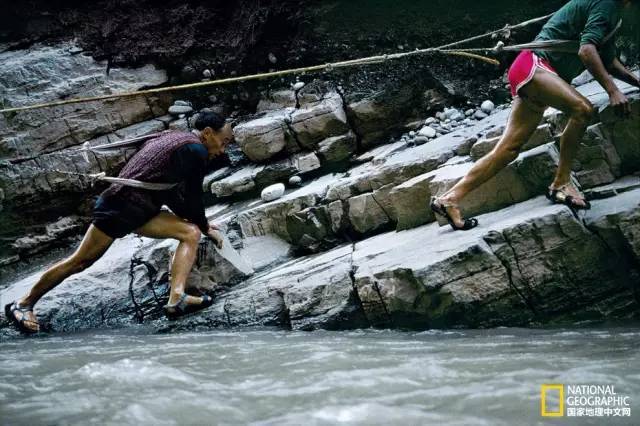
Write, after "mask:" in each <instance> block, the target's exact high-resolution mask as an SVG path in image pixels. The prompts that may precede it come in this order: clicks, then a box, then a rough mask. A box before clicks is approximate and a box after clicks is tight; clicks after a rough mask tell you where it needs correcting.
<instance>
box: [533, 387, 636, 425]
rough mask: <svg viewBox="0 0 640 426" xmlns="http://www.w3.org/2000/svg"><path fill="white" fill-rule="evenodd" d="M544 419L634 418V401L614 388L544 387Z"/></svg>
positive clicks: (542, 400) (542, 402) (542, 405)
mask: <svg viewBox="0 0 640 426" xmlns="http://www.w3.org/2000/svg"><path fill="white" fill-rule="evenodd" d="M540 415H541V416H542V417H563V416H567V417H631V398H630V397H629V396H627V395H623V394H619V393H618V392H616V389H615V386H613V385H566V386H565V385H564V384H544V385H542V386H541V387H540Z"/></svg>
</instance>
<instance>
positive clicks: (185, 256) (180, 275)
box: [136, 212, 202, 305]
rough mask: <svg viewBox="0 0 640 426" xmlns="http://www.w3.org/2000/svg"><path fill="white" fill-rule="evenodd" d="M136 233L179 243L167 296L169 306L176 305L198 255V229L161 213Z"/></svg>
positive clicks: (197, 301)
mask: <svg viewBox="0 0 640 426" xmlns="http://www.w3.org/2000/svg"><path fill="white" fill-rule="evenodd" d="M136 233H138V234H140V235H142V236H145V237H148V238H158V239H163V238H174V239H176V240H178V241H179V242H180V243H179V244H178V248H177V250H176V253H175V255H174V256H173V259H172V261H171V293H170V295H169V304H170V305H172V304H175V303H177V302H178V300H179V299H180V296H182V295H183V294H184V291H185V287H186V285H187V277H188V276H189V273H190V272H191V268H192V267H193V264H194V262H195V260H196V256H197V254H198V243H199V242H200V236H201V232H200V229H198V227H197V226H196V225H194V224H192V223H189V222H186V221H184V220H182V219H180V218H179V217H178V216H176V215H174V214H172V213H169V212H161V213H159V214H158V215H157V216H156V217H154V218H153V219H151V220H150V221H149V222H147V223H146V224H144V225H143V226H142V227H140V228H139V229H137V230H136ZM201 301H202V299H201V298H197V297H191V296H190V297H189V298H188V299H187V303H200V302H201Z"/></svg>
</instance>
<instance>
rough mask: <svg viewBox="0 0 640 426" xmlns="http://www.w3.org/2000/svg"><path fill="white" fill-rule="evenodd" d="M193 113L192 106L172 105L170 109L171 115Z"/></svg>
mask: <svg viewBox="0 0 640 426" xmlns="http://www.w3.org/2000/svg"><path fill="white" fill-rule="evenodd" d="M191 111H193V108H191V107H190V106H183V105H172V106H171V107H169V114H171V115H180V114H188V113H190V112H191Z"/></svg>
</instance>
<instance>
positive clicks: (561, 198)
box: [547, 183, 591, 210]
mask: <svg viewBox="0 0 640 426" xmlns="http://www.w3.org/2000/svg"><path fill="white" fill-rule="evenodd" d="M569 185H570V184H568V183H567V184H565V185H562V186H561V187H560V188H556V189H553V188H549V191H548V192H547V198H548V199H549V200H550V201H551V202H552V203H554V204H564V205H566V206H567V207H569V208H570V209H574V210H589V209H590V208H591V203H590V202H589V201H587V200H586V199H585V198H576V197H574V196H572V195H567V189H568V188H570V186H569ZM576 200H582V201H583V202H584V206H581V205H580V204H578V203H576Z"/></svg>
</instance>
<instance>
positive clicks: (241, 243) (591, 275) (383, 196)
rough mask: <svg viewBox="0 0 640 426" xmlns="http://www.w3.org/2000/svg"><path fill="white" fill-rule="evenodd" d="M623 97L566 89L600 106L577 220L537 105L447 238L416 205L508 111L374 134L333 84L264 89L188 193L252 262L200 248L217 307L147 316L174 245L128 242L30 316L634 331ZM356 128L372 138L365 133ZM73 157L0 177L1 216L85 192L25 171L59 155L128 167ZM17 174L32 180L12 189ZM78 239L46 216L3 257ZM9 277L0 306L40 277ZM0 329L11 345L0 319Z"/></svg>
mask: <svg viewBox="0 0 640 426" xmlns="http://www.w3.org/2000/svg"><path fill="white" fill-rule="evenodd" d="M620 87H621V88H622V90H624V91H625V92H626V93H627V94H628V95H629V97H630V99H631V102H632V115H631V117H629V118H627V119H622V118H620V117H617V116H616V115H615V114H614V113H613V111H612V110H611V108H610V107H608V106H607V103H606V102H607V97H606V95H605V94H604V92H603V91H602V90H601V89H600V88H599V86H598V85H597V83H595V82H590V83H586V84H584V85H582V86H580V87H579V90H580V91H581V92H582V93H583V94H584V95H585V96H587V97H589V99H590V100H591V101H592V102H593V103H594V104H595V105H596V106H597V107H598V111H599V112H598V116H597V117H595V118H594V122H593V123H592V125H591V126H590V127H589V129H588V131H587V134H586V135H585V138H584V139H583V141H582V147H581V151H580V155H579V157H578V159H577V161H576V164H575V167H574V169H575V173H574V179H575V181H576V183H577V184H579V185H580V186H581V187H582V189H583V190H585V191H586V193H587V194H589V196H590V197H591V198H592V199H593V209H592V210H591V211H589V212H587V213H580V214H578V215H576V214H574V213H573V212H572V211H571V210H569V209H568V208H567V207H564V206H558V205H550V204H549V202H548V201H547V200H546V199H545V198H544V197H543V196H542V195H543V194H544V192H545V190H546V188H547V186H548V184H549V182H550V181H551V178H552V176H553V173H554V170H555V167H556V166H557V161H558V148H557V142H558V134H559V132H560V131H561V130H562V129H563V126H564V123H565V122H566V117H564V116H563V114H562V113H560V112H558V111H554V110H549V111H547V113H546V114H545V119H544V122H542V123H541V125H540V127H539V128H538V131H537V132H536V135H535V137H534V138H532V140H531V141H530V142H529V143H528V144H527V146H526V147H525V150H524V151H523V152H522V153H521V154H520V156H519V157H518V158H517V159H516V160H515V161H514V162H512V163H511V164H510V165H509V166H508V167H507V168H506V169H505V170H503V171H502V172H501V173H500V174H499V175H497V176H496V177H495V178H494V179H492V180H490V181H489V182H487V183H486V184H485V185H484V186H483V187H482V188H481V189H479V190H478V191H476V192H474V193H473V194H471V196H470V197H469V198H468V199H467V200H465V203H464V204H463V205H462V208H463V209H464V211H465V213H467V214H473V215H479V216H478V219H479V221H480V224H481V225H480V227H478V228H476V229H474V230H473V231H470V232H461V233H458V232H452V231H451V230H450V228H449V227H440V226H439V224H438V223H436V222H435V217H434V216H433V215H432V213H431V212H430V211H429V210H428V209H427V204H428V200H429V198H430V197H431V196H435V195H438V194H441V193H442V192H443V191H445V190H447V189H448V188H450V187H451V186H452V185H453V184H455V182H457V181H458V180H459V179H460V178H461V177H462V176H463V175H464V174H465V173H466V171H467V170H468V169H469V168H470V167H471V166H472V165H473V162H474V161H477V160H478V159H479V158H481V157H482V156H483V155H486V153H487V152H489V151H490V150H491V149H492V148H493V146H495V143H496V142H497V138H499V136H500V135H501V134H502V132H503V131H504V127H505V123H506V120H507V118H508V115H509V107H508V106H501V107H498V108H496V109H495V110H493V111H489V112H490V114H488V115H487V114H486V113H484V112H483V114H484V116H482V115H480V114H477V117H476V118H472V117H474V116H475V115H476V114H475V112H474V111H476V110H473V109H472V111H470V112H468V113H467V112H464V111H460V110H455V109H445V110H444V111H442V112H440V113H439V114H438V117H428V118H427V117H423V118H422V119H419V120H417V121H416V117H414V116H407V117H405V118H406V120H402V122H400V123H395V125H394V126H391V127H393V128H394V130H393V131H389V132H386V131H383V130H381V127H376V126H374V124H375V123H379V119H380V117H381V116H382V115H384V109H378V107H376V103H375V102H373V101H371V102H369V104H368V106H367V107H366V108H361V106H362V105H360V102H361V101H358V102H356V103H355V104H354V103H351V102H350V101H349V96H345V94H344V93H341V91H340V88H337V87H332V86H328V85H324V84H320V83H318V84H311V85H308V86H307V87H305V88H304V89H302V90H299V91H296V92H295V93H294V96H288V95H286V94H285V93H283V94H281V95H277V96H276V95H274V94H271V95H270V97H269V98H268V99H266V98H265V99H266V100H265V103H264V104H263V107H262V109H263V111H262V112H260V113H258V115H256V116H254V117H248V118H247V119H246V120H243V121H242V122H241V123H240V124H239V125H238V126H237V127H236V129H235V132H236V138H237V140H238V144H239V148H240V150H241V152H239V153H238V155H239V157H240V159H239V160H238V161H236V162H235V163H232V164H230V165H229V166H228V167H226V168H223V169H219V170H217V171H215V172H214V173H212V174H211V175H210V176H209V177H208V178H207V179H206V182H205V187H204V188H203V191H204V192H205V194H206V195H207V197H208V203H209V205H211V207H209V208H208V210H207V215H208V217H209V218H210V219H211V220H212V221H215V222H216V223H218V224H219V225H220V226H221V227H222V228H223V229H224V232H225V234H226V236H227V238H228V239H229V244H231V245H233V247H234V248H236V249H237V250H238V252H239V253H240V255H241V256H243V257H244V258H245V260H246V261H247V262H248V263H250V264H251V265H252V267H253V269H254V271H255V273H254V274H253V275H250V276H246V275H244V274H242V273H241V272H240V271H238V270H237V269H236V268H235V267H234V266H233V265H232V264H231V263H229V262H228V261H226V260H224V259H223V258H221V257H220V256H219V254H217V252H216V250H214V249H213V247H212V246H211V243H210V242H207V241H202V243H201V250H200V253H199V256H198V261H197V265H196V267H195V268H194V270H193V272H192V275H191V276H190V279H189V283H190V285H191V287H192V289H193V290H194V291H204V292H209V293H212V294H215V295H216V298H217V300H216V303H215V305H214V306H213V307H212V308H210V309H208V310H207V311H205V312H202V313H200V314H198V315H195V316H192V317H189V318H185V319H183V320H181V321H177V322H175V323H167V322H166V321H165V320H164V319H163V318H162V315H161V310H160V306H161V305H162V304H163V303H164V301H165V300H166V292H167V280H168V272H167V271H168V265H169V259H170V258H171V255H172V251H173V250H174V249H175V242H172V241H162V242H157V241H153V240H148V239H144V238H138V237H135V236H128V237H126V238H124V239H121V240H118V241H117V242H116V243H115V244H114V247H113V248H111V249H110V250H109V252H108V253H107V254H106V255H105V257H104V258H103V259H101V260H100V261H98V262H97V263H96V264H95V265H94V266H93V267H92V268H90V269H89V270H87V271H85V272H83V273H81V274H78V275H76V276H74V277H72V278H70V279H69V280H67V281H66V282H65V283H64V284H63V285H61V286H60V287H59V288H57V289H56V290H55V291H53V292H52V293H51V294H50V295H48V296H47V297H45V299H43V301H42V303H41V304H40V305H39V306H38V309H39V316H40V319H41V320H42V322H43V323H45V324H48V325H49V326H50V328H51V329H52V330H55V331H74V330H82V329H86V328H95V327H124V326H133V325H135V324H139V323H146V324H150V325H151V326H153V327H155V328H156V329H158V330H174V329H185V328H197V327H245V326H278V327H284V328H290V329H302V330H312V329H317V328H323V329H349V328H359V327H370V326H373V327H395V328H412V329H427V328H448V327H495V326H538V325H543V324H553V323H566V322H577V321H601V320H627V319H630V318H637V317H638V313H639V312H640V311H639V309H638V301H639V298H638V283H640V280H639V276H640V248H639V247H640V242H639V241H640V240H639V239H638V238H639V236H640V177H639V176H638V173H639V172H640V166H639V164H640V127H639V126H640V93H638V91H637V89H633V88H631V87H629V86H627V85H624V84H622V83H620ZM162 112H163V111H158V113H162ZM367 117H373V119H371V120H370V121H368V123H369V124H371V126H373V127H367V126H365V125H363V123H365V122H367V120H369V119H368V118H367ZM186 120H187V118H180V117H178V118H168V117H164V118H163V116H162V115H158V116H157V117H156V118H152V119H151V120H147V121H143V122H141V123H131V126H133V127H125V128H120V129H111V130H109V131H111V133H109V134H107V135H102V136H98V137H99V138H105V141H104V142H106V141H107V140H109V141H110V140H113V139H114V138H117V137H123V136H125V135H126V136H134V135H136V134H146V133H151V132H153V131H156V130H157V129H164V128H183V129H186V128H187V123H186ZM397 129H401V130H400V133H397V131H398V130H397ZM427 129H430V130H427ZM381 132H382V133H381ZM403 132H404V133H403ZM12 134H13V133H12ZM394 135H395V136H394ZM390 138H392V139H390ZM104 142H101V141H98V140H94V141H93V142H92V143H104ZM74 149H75V148H73V147H71V148H65V149H64V150H62V151H57V152H51V153H46V152H44V151H43V152H40V153H33V155H34V157H33V158H32V159H29V160H25V161H20V162H15V161H14V162H9V163H8V164H5V165H4V167H3V168H2V172H1V173H0V184H1V185H2V189H3V194H4V201H3V206H4V207H5V208H6V209H8V210H11V209H14V211H16V210H19V209H20V206H21V204H20V203H22V202H23V201H24V200H29V199H30V200H31V201H33V200H40V198H39V197H42V196H43V194H48V196H49V197H52V196H60V195H61V194H77V195H78V196H82V195H84V194H86V193H87V190H88V188H87V183H86V182H82V181H81V180H80V179H78V180H77V181H76V180H73V179H69V178H68V177H67V176H59V175H56V174H55V171H53V172H47V173H44V174H43V173H36V172H34V171H33V167H31V168H30V167H27V166H29V161H34V162H36V161H39V162H41V164H43V165H46V164H54V160H53V159H54V158H56V157H55V156H60V157H59V158H60V160H59V161H61V162H62V161H66V162H67V163H64V164H65V165H68V166H69V167H71V166H72V165H73V167H75V168H76V170H95V169H96V168H99V169H101V170H117V168H118V164H122V163H123V162H124V161H125V160H126V155H127V153H118V154H114V157H113V158H111V160H108V157H107V158H104V157H96V158H93V159H89V162H87V161H86V159H85V160H84V161H85V163H82V161H83V160H82V159H81V158H80V157H81V155H80V153H77V152H75V153H74ZM74 155H75V156H76V157H74ZM56 161H57V160H56ZM109 161H110V162H109ZM61 164H63V163H61ZM83 164H84V165H83ZM36 165H39V164H37V163H36ZM29 173H34V175H33V176H30V175H29ZM292 176H296V177H299V178H300V180H301V181H302V183H301V185H302V186H301V187H299V186H297V185H298V184H295V185H293V184H289V185H288V189H287V191H286V193H285V194H284V196H283V197H281V198H279V199H277V200H275V201H270V202H266V203H265V202H262V201H261V200H260V199H259V197H258V193H259V191H260V190H262V189H263V188H264V187H266V186H268V185H270V184H272V183H276V182H281V183H288V181H289V178H290V177H292ZM30 177H31V178H33V179H35V181H34V183H33V184H31V185H26V184H25V182H26V181H27V179H29V178H30ZM38 182H40V183H38ZM38 185H41V187H38ZM74 227H75V228H74ZM82 228H83V224H82V219H81V218H79V219H78V220H77V221H74V220H73V219H69V218H66V219H63V220H62V221H58V222H56V226H53V225H51V226H50V228H49V229H48V234H47V235H49V237H48V238H49V240H47V239H46V238H45V240H42V239H40V240H38V239H37V238H36V236H37V234H34V235H33V236H31V237H29V236H25V237H24V238H25V239H23V240H20V241H16V242H15V243H14V245H13V250H14V253H12V254H10V256H9V257H5V258H4V260H3V262H4V264H5V266H8V267H11V265H24V263H20V262H24V257H25V256H30V255H32V254H34V253H37V247H38V246H42V245H44V246H45V247H47V244H48V242H51V241H57V240H59V239H61V238H64V236H65V235H67V234H74V231H73V230H75V232H77V231H78V230H80V229H82ZM74 235H77V234H74ZM29 238H31V239H29ZM34 238H35V240H33V239H34ZM43 238H44V237H43ZM34 250H35V251H34ZM64 250H67V251H68V250H69V249H68V248H67V249H63V252H64ZM61 254H63V253H61ZM16 257H17V259H16ZM28 268H31V269H30V270H28ZM24 269H25V270H24V271H22V272H21V273H20V274H17V273H16V272H15V271H14V272H12V276H14V277H17V276H20V279H9V280H6V283H7V284H6V286H5V288H4V289H3V290H2V293H0V302H2V303H7V302H8V301H10V300H12V299H13V298H14V297H16V296H17V295H19V294H20V293H22V292H23V291H24V290H25V289H26V288H27V287H28V286H30V285H31V284H32V283H33V281H34V280H35V279H36V278H37V276H38V274H39V273H40V271H38V270H37V269H38V267H36V266H34V265H32V266H28V267H26V268H24ZM0 330H2V333H3V334H10V333H11V332H10V331H9V329H8V328H7V324H6V323H3V324H2V325H0Z"/></svg>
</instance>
